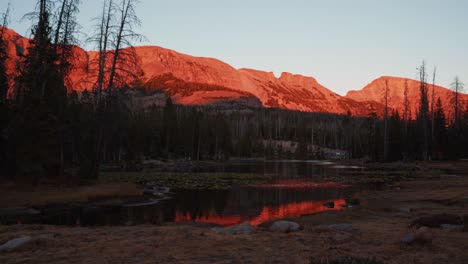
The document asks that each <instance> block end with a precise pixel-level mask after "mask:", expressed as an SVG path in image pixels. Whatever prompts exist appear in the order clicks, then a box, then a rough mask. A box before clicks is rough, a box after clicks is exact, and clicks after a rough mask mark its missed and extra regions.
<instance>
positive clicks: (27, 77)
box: [13, 0, 66, 179]
mask: <svg viewBox="0 0 468 264" xmlns="http://www.w3.org/2000/svg"><path fill="white" fill-rule="evenodd" d="M49 6H50V3H49V2H48V1H47V0H40V1H39V2H38V8H39V11H38V16H37V23H36V24H35V25H34V26H33V29H32V35H33V37H32V39H31V41H30V42H31V45H30V48H29V49H28V53H27V56H26V58H25V59H24V61H23V66H22V69H21V72H20V75H19V77H18V78H17V80H16V82H15V85H16V91H17V100H16V106H17V107H18V112H17V116H16V117H15V121H14V127H15V129H14V131H15V135H13V138H15V139H16V140H15V143H16V154H17V155H16V157H17V166H18V169H19V170H20V173H22V174H31V175H34V176H35V177H36V176H38V175H39V174H42V172H47V174H48V175H49V176H58V174H60V172H59V168H60V163H61V162H60V160H61V157H60V156H61V154H60V138H61V137H60V135H61V130H62V129H63V113H64V108H65V106H66V89H65V86H64V83H63V79H62V78H61V75H60V73H59V69H58V63H57V61H58V56H57V53H56V50H55V48H54V45H53V44H52V42H51V32H52V28H51V25H50V22H49V14H50V11H49ZM36 179H37V177H36Z"/></svg>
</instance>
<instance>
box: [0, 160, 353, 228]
mask: <svg viewBox="0 0 468 264" xmlns="http://www.w3.org/2000/svg"><path fill="white" fill-rule="evenodd" d="M319 164H321V165H319ZM350 169H353V168H342V167H337V166H332V165H331V164H330V165H324V164H323V162H322V163H320V162H315V161H309V162H298V161H296V162H247V163H245V162H235V163H229V164H225V165H222V166H215V167H208V168H203V169H202V170H200V172H213V173H216V172H235V173H254V174H268V175H274V177H273V178H274V180H273V182H271V184H267V185H259V186H236V187H234V188H232V189H231V190H174V195H173V197H172V199H170V200H164V201H156V202H153V201H151V200H144V201H134V202H128V203H127V204H126V205H123V206H122V205H109V204H85V205H63V206H52V207H47V208H38V209H39V210H40V211H41V214H38V215H32V216H31V215H26V216H15V217H12V218H11V219H10V218H7V219H5V218H1V217H0V223H16V222H21V223H42V224H57V225H127V224H130V225H133V224H161V223H165V222H192V221H195V222H209V223H214V224H219V225H225V226H228V225H235V224H239V223H242V222H245V221H249V222H250V223H251V224H252V225H254V226H256V225H259V224H261V223H263V222H266V221H270V220H274V219H280V218H294V217H300V216H302V215H306V214H313V213H318V212H322V211H327V210H341V209H342V207H341V206H340V205H341V204H344V203H345V201H344V198H345V197H346V196H347V195H349V194H351V193H352V192H353V189H351V188H349V187H348V186H343V185H341V184H337V183H331V182H329V183H320V184H319V183H317V182H321V180H320V179H323V177H325V176H333V175H340V174H341V173H346V171H348V170H350ZM148 201H150V202H148ZM327 202H334V205H335V206H334V208H329V207H326V206H324V205H323V204H324V203H327Z"/></svg>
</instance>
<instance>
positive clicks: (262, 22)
mask: <svg viewBox="0 0 468 264" xmlns="http://www.w3.org/2000/svg"><path fill="white" fill-rule="evenodd" d="M10 2H11V7H12V11H11V14H10V16H11V19H10V28H12V29H14V30H16V31H17V32H18V33H20V34H22V35H28V34H29V32H28V28H29V27H30V24H31V23H30V22H29V21H26V20H23V21H21V17H22V16H23V15H24V14H25V13H27V12H30V11H32V10H33V9H34V6H35V2H36V0H11V1H10ZM7 4H8V0H0V12H4V10H5V9H6V6H7ZM101 5H102V0H82V4H81V8H80V9H81V12H80V14H79V16H78V20H79V21H78V22H79V23H80V24H81V25H82V32H83V33H85V34H91V32H93V24H94V22H93V21H92V18H94V17H96V16H98V15H99V13H100V10H101ZM136 12H137V15H138V16H139V17H140V20H141V22H142V25H141V27H140V28H138V29H137V31H138V32H139V33H141V34H143V35H145V36H146V38H147V41H144V42H143V43H137V44H136V45H156V46H162V47H165V48H169V49H173V50H176V51H178V52H182V53H186V54H190V55H193V56H201V57H214V58H217V59H220V60H222V61H224V62H226V63H228V64H230V65H232V66H233V67H235V68H253V69H258V70H264V71H272V72H274V73H275V75H276V76H279V75H280V74H281V72H291V73H295V74H302V75H306V76H312V77H314V78H316V79H317V80H318V81H319V82H320V83H321V84H322V85H324V86H325V87H327V88H329V89H331V90H332V91H334V92H336V93H339V94H342V95H344V94H346V92H347V91H348V90H357V89H361V88H363V87H364V86H365V85H366V84H368V83H370V82H371V81H372V80H374V79H376V78H378V77H380V76H399V77H407V78H413V79H417V76H418V75H417V70H416V68H417V67H418V65H420V64H421V62H422V61H423V60H425V61H426V63H427V67H428V69H429V70H430V71H432V69H433V67H434V66H437V79H436V82H437V84H439V85H442V86H445V87H449V86H450V84H451V83H452V81H453V78H454V77H455V76H459V77H460V79H461V80H462V81H465V82H466V83H467V84H468V29H467V27H466V26H467V25H468V1H466V0H327V1H325V0H288V1H285V0H237V1H233V0H196V1H194V0H140V3H139V4H138V7H137V10H136ZM85 47H86V48H87V49H92V48H93V47H92V46H90V45H85ZM467 88H468V87H467Z"/></svg>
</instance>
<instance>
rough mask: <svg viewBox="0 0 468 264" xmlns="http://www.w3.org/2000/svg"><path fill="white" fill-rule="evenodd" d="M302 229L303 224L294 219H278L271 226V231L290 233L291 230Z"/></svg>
mask: <svg viewBox="0 0 468 264" xmlns="http://www.w3.org/2000/svg"><path fill="white" fill-rule="evenodd" d="M300 230H302V227H301V225H299V224H298V223H296V222H292V221H284V220H281V221H276V222H274V223H273V224H272V225H271V226H270V231H273V232H281V233H289V232H296V231H300Z"/></svg>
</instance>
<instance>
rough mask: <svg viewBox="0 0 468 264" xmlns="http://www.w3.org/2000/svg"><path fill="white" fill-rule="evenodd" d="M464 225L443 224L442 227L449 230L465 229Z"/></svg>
mask: <svg viewBox="0 0 468 264" xmlns="http://www.w3.org/2000/svg"><path fill="white" fill-rule="evenodd" d="M464 227H465V226H464V225H450V224H441V225H440V228H442V229H443V230H447V231H463V229H464Z"/></svg>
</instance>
